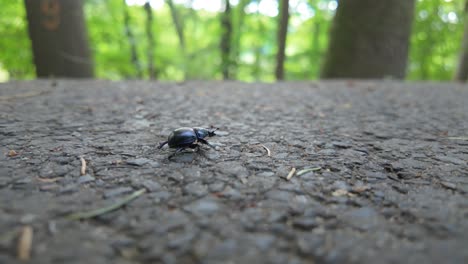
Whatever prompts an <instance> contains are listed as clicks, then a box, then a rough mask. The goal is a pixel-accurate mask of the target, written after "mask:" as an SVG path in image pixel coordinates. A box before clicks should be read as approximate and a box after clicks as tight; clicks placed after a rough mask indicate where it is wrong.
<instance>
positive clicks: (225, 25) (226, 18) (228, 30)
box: [220, 0, 232, 80]
mask: <svg viewBox="0 0 468 264" xmlns="http://www.w3.org/2000/svg"><path fill="white" fill-rule="evenodd" d="M221 30H222V33H221V42H220V49H221V72H222V74H223V79H224V80H229V79H231V75H230V68H231V37H232V18H231V4H230V3H229V0H224V12H223V13H222V14H221Z"/></svg>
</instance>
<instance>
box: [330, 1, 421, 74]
mask: <svg viewBox="0 0 468 264" xmlns="http://www.w3.org/2000/svg"><path fill="white" fill-rule="evenodd" d="M414 6H415V1H414V0H393V1H376V0H347V1H340V2H339V5H338V9H337V12H336V15H335V18H334V21H333V26H332V30H331V34H330V43H329V46H328V52H327V55H326V58H325V63H324V65H323V68H322V78H384V77H393V78H399V79H400V78H401V79H402V78H404V77H405V74H406V64H407V59H408V49H409V40H410V33H411V24H412V20H413V13H414Z"/></svg>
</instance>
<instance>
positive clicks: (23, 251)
mask: <svg viewBox="0 0 468 264" xmlns="http://www.w3.org/2000/svg"><path fill="white" fill-rule="evenodd" d="M32 240H33V229H32V227H31V226H24V227H23V229H22V230H21V234H20V237H19V240H18V259H19V260H21V261H28V260H29V259H31V247H32Z"/></svg>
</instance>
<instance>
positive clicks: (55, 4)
mask: <svg viewBox="0 0 468 264" xmlns="http://www.w3.org/2000/svg"><path fill="white" fill-rule="evenodd" d="M60 9H61V7H60V2H59V0H42V1H41V13H42V14H43V17H42V19H41V24H42V26H44V27H45V28H46V29H47V30H49V31H55V30H57V29H58V27H59V25H60Z"/></svg>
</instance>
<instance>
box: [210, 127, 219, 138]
mask: <svg viewBox="0 0 468 264" xmlns="http://www.w3.org/2000/svg"><path fill="white" fill-rule="evenodd" d="M211 128H213V126H211ZM218 129H219V127H216V128H215V129H214V130H212V131H208V136H210V137H212V136H216V134H215V131H216V130H218Z"/></svg>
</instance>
